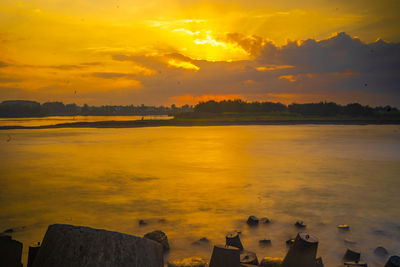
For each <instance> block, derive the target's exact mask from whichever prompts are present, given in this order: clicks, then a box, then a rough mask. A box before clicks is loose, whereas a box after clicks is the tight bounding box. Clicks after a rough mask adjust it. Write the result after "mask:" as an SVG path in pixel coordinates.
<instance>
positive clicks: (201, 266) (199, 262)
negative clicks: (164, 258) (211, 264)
mask: <svg viewBox="0 0 400 267" xmlns="http://www.w3.org/2000/svg"><path fill="white" fill-rule="evenodd" d="M207 263H208V262H207V261H206V260H205V259H202V258H200V257H190V258H184V259H182V260H174V261H170V262H168V267H207Z"/></svg>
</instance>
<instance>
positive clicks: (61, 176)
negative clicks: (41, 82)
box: [0, 125, 400, 267]
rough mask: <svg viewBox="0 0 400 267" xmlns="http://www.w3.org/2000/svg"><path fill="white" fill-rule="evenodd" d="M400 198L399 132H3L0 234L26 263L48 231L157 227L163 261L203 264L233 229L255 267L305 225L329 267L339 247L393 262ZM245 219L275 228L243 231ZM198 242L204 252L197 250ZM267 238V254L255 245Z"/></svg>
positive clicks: (336, 261)
mask: <svg viewBox="0 0 400 267" xmlns="http://www.w3.org/2000/svg"><path fill="white" fill-rule="evenodd" d="M399 193H400V127H399V126H398V125H397V126H390V125H386V126H376V125H368V126H343V125H282V126H213V127H149V128H129V129H123V128H119V129H88V128H65V129H40V130H3V131H0V211H1V212H0V231H3V230H6V229H9V228H13V229H14V233H12V236H13V238H15V239H17V240H19V241H21V242H23V243H24V262H25V263H26V256H27V248H28V246H29V245H33V244H34V243H36V242H38V241H41V240H42V238H43V235H44V233H45V232H46V229H47V226H48V225H50V224H53V223H65V224H73V225H85V226H91V227H95V228H103V229H108V230H113V231H119V232H123V233H128V234H133V235H138V236H142V235H143V234H145V233H146V232H149V231H152V230H156V229H160V230H163V231H164V232H165V233H166V234H167V235H168V239H169V242H170V246H171V250H170V252H169V254H167V255H166V260H168V259H175V258H181V257H185V256H202V257H205V258H209V257H210V255H211V251H212V245H213V244H224V242H225V234H226V233H227V232H230V231H233V230H240V231H241V232H242V234H241V239H242V243H243V245H244V247H245V249H247V250H252V251H255V252H256V253H257V255H258V256H259V258H260V259H261V258H262V257H265V256H278V257H283V256H284V255H285V254H286V251H287V247H286V244H285V241H286V240H287V239H289V238H292V237H295V235H296V234H297V232H299V230H298V229H296V228H295V227H294V223H295V221H297V220H303V221H304V223H305V224H307V227H306V228H305V229H304V230H300V231H305V232H307V233H309V234H311V235H314V236H316V237H317V238H318V239H319V247H318V255H319V256H321V257H322V258H323V261H324V263H325V266H327V267H331V266H333V267H336V266H343V263H342V261H341V260H342V257H343V255H344V253H345V251H346V247H355V248H357V249H359V250H360V251H361V258H362V260H365V261H367V262H368V266H370V267H374V266H383V263H384V262H385V261H386V260H387V257H383V258H379V257H378V256H376V255H374V253H373V250H374V249H375V248H376V247H377V246H383V247H385V248H386V249H387V250H388V251H389V255H395V254H397V255H399V254H400V194H399ZM249 215H255V216H258V217H268V218H269V219H270V220H271V223H270V224H266V225H259V226H258V227H249V226H248V225H247V224H246V220H247V218H248V216H249ZM139 220H145V221H146V222H147V225H145V226H140V225H139V224H138V221H139ZM338 224H348V225H350V230H349V231H340V230H339V229H337V225H338ZM202 237H206V238H208V239H209V240H211V244H210V245H204V246H195V245H192V242H194V241H196V240H198V239H200V238H202ZM264 238H267V239H271V240H272V245H271V246H267V247H261V246H260V245H259V240H260V239H264ZM345 239H348V240H350V241H353V242H356V243H355V244H348V243H346V242H345V241H344V240H345Z"/></svg>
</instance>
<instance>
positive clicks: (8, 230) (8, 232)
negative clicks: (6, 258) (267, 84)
mask: <svg viewBox="0 0 400 267" xmlns="http://www.w3.org/2000/svg"><path fill="white" fill-rule="evenodd" d="M3 233H7V234H10V233H14V229H12V228H10V229H7V230H5V231H4V232H3Z"/></svg>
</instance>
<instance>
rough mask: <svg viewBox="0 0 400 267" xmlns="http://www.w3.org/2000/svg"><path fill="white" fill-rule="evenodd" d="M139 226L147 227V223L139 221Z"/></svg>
mask: <svg viewBox="0 0 400 267" xmlns="http://www.w3.org/2000/svg"><path fill="white" fill-rule="evenodd" d="M139 225H140V226H143V225H147V222H145V221H144V220H139Z"/></svg>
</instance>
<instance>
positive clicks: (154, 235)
mask: <svg viewBox="0 0 400 267" xmlns="http://www.w3.org/2000/svg"><path fill="white" fill-rule="evenodd" d="M144 238H147V239H150V240H153V241H156V242H158V243H160V244H161V245H162V247H163V250H164V252H165V251H168V250H169V243H168V237H167V235H166V234H165V233H164V232H163V231H160V230H156V231H153V232H150V233H147V234H145V235H144Z"/></svg>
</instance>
